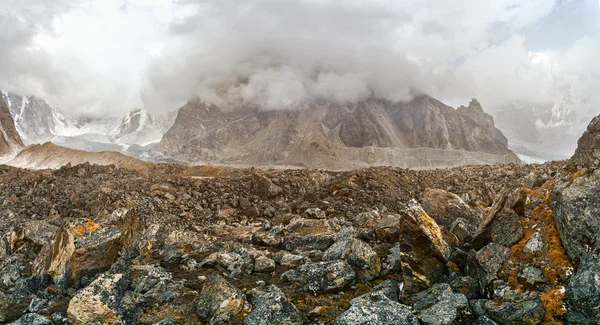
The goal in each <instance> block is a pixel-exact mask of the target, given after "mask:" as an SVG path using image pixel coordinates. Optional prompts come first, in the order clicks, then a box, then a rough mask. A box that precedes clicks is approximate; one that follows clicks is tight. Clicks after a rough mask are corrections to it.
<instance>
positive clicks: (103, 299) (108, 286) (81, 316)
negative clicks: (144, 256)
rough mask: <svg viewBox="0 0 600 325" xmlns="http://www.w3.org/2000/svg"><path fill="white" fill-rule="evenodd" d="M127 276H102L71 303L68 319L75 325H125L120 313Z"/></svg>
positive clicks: (78, 294) (68, 309) (78, 293)
mask: <svg viewBox="0 0 600 325" xmlns="http://www.w3.org/2000/svg"><path fill="white" fill-rule="evenodd" d="M125 281H126V279H125V276H124V275H123V274H121V273H118V274H112V275H110V274H102V275H100V276H99V277H98V278H97V279H96V280H94V281H93V282H92V283H90V285H88V286H87V287H85V288H84V289H82V290H80V291H79V292H77V294H76V295H75V297H73V299H71V301H70V302H69V307H68V308H67V318H68V319H69V321H70V322H71V323H73V324H74V325H85V324H90V325H94V324H114V325H116V324H125V321H124V320H123V318H122V315H121V313H120V311H119V307H120V300H121V293H122V291H123V290H124V288H125V286H126V285H125Z"/></svg>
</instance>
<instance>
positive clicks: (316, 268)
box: [281, 261, 356, 295]
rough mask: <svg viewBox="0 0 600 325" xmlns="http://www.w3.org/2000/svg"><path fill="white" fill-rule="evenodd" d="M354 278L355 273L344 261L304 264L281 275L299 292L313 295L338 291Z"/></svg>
mask: <svg viewBox="0 0 600 325" xmlns="http://www.w3.org/2000/svg"><path fill="white" fill-rule="evenodd" d="M355 277H356V272H354V269H352V266H350V264H348V263H347V262H346V261H332V262H318V263H312V264H305V265H302V266H300V267H299V268H297V269H296V270H289V271H286V272H285V273H283V274H282V275H281V278H282V279H285V280H287V281H292V282H295V283H297V284H299V285H300V289H301V290H303V291H307V292H311V293H313V294H314V295H318V294H323V293H329V292H337V291H340V290H342V289H344V288H345V287H346V286H347V285H349V284H350V283H352V281H354V279H355Z"/></svg>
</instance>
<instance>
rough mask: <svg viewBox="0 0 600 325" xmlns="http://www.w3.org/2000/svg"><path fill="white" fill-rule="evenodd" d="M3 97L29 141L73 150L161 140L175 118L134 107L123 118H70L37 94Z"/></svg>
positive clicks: (116, 147) (120, 148)
mask: <svg viewBox="0 0 600 325" xmlns="http://www.w3.org/2000/svg"><path fill="white" fill-rule="evenodd" d="M0 96H2V99H4V100H5V101H6V103H7V104H8V108H9V111H10V114H11V115H12V117H13V119H14V121H15V126H16V129H17V131H18V132H19V134H20V135H21V137H22V138H23V142H24V143H25V144H36V143H45V142H47V141H52V142H53V143H56V144H59V145H61V146H64V147H68V148H72V149H80V150H87V151H107V150H112V151H122V152H126V151H127V150H128V148H129V147H130V146H131V145H139V146H145V145H148V144H149V143H158V142H159V141H160V139H161V137H162V135H163V134H164V133H165V132H166V131H167V130H168V128H169V127H170V126H171V124H172V122H173V120H174V117H171V116H166V117H164V118H160V119H159V118H155V117H153V116H151V115H150V114H149V113H148V112H147V111H146V110H143V109H134V110H132V111H130V112H129V113H127V115H125V116H124V117H123V118H111V117H108V118H93V117H78V118H67V117H65V116H63V115H62V114H61V112H60V111H59V110H58V109H56V108H55V107H53V106H52V105H50V104H49V103H47V102H46V101H45V100H44V99H41V98H38V97H35V96H21V95H18V94H14V93H6V92H0Z"/></svg>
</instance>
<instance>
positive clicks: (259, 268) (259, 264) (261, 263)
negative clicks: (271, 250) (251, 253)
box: [254, 256, 275, 273]
mask: <svg viewBox="0 0 600 325" xmlns="http://www.w3.org/2000/svg"><path fill="white" fill-rule="evenodd" d="M273 271H275V261H273V260H272V259H270V258H268V257H266V256H259V257H257V258H256V259H255V260H254V272H258V273H268V272H273Z"/></svg>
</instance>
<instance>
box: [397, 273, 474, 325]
mask: <svg viewBox="0 0 600 325" xmlns="http://www.w3.org/2000/svg"><path fill="white" fill-rule="evenodd" d="M406 301H409V302H410V304H411V305H412V306H413V310H414V313H415V315H416V316H417V317H418V318H419V319H420V320H421V321H422V322H423V323H425V324H464V323H468V322H469V321H472V319H471V318H472V315H471V312H470V310H469V308H468V306H469V302H468V300H467V297H466V296H465V295H463V294H462V293H454V292H452V288H451V287H450V285H448V284H446V283H437V284H434V285H433V286H431V288H429V289H427V290H424V291H422V292H419V293H417V294H414V295H413V296H411V297H409V298H407V299H406Z"/></svg>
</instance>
